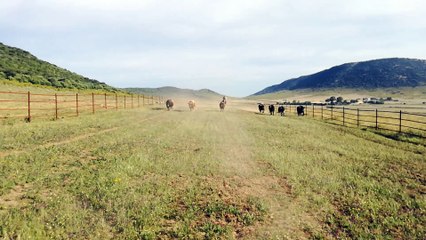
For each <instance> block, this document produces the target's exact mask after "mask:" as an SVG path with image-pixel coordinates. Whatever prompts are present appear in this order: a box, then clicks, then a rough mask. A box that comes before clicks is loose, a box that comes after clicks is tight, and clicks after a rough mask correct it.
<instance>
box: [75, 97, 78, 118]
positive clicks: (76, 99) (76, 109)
mask: <svg viewBox="0 0 426 240" xmlns="http://www.w3.org/2000/svg"><path fill="white" fill-rule="evenodd" d="M75 111H76V113H77V117H78V93H76V94H75Z"/></svg>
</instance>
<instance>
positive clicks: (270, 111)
mask: <svg viewBox="0 0 426 240" xmlns="http://www.w3.org/2000/svg"><path fill="white" fill-rule="evenodd" d="M269 114H271V115H275V106H274V104H271V105H269Z"/></svg>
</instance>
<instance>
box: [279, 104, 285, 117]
mask: <svg viewBox="0 0 426 240" xmlns="http://www.w3.org/2000/svg"><path fill="white" fill-rule="evenodd" d="M284 111H285V108H284V106H283V105H280V106H279V107H278V113H279V114H280V115H281V116H284Z"/></svg>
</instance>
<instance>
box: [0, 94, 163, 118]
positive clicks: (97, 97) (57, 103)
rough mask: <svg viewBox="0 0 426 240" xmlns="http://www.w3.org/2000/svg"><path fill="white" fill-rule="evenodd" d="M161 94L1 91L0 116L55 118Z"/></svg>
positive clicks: (144, 101) (135, 103) (131, 104)
mask: <svg viewBox="0 0 426 240" xmlns="http://www.w3.org/2000/svg"><path fill="white" fill-rule="evenodd" d="M161 101H162V98H161V97H156V96H144V95H140V94H108V93H103V94H100V93H74V94H69V93H68V94H59V93H54V94H52V93H51V94H41V93H31V92H1V91H0V119H9V118H17V119H20V118H21V119H25V120H26V121H28V122H30V121H31V120H32V119H34V118H50V119H58V118H62V117H70V116H79V115H81V114H85V113H91V114H95V113H96V112H98V111H106V110H119V109H127V108H137V107H143V106H145V105H153V104H155V103H160V102H161Z"/></svg>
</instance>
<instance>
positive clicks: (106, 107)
mask: <svg viewBox="0 0 426 240" xmlns="http://www.w3.org/2000/svg"><path fill="white" fill-rule="evenodd" d="M104 96H105V109H108V106H107V95H106V93H105V95H104Z"/></svg>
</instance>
